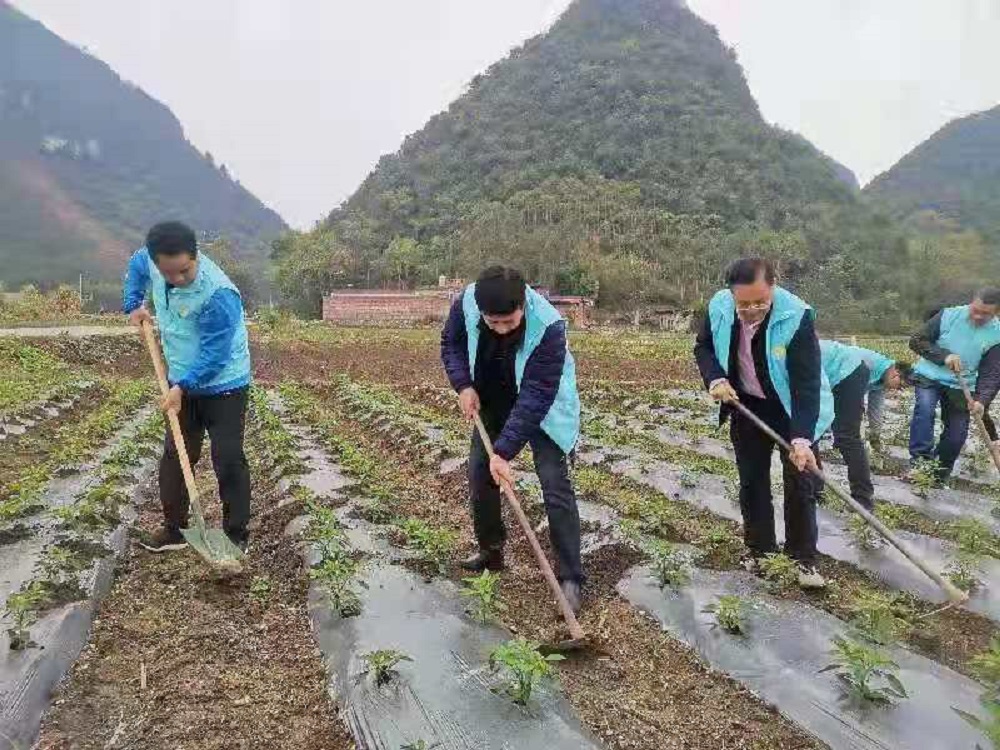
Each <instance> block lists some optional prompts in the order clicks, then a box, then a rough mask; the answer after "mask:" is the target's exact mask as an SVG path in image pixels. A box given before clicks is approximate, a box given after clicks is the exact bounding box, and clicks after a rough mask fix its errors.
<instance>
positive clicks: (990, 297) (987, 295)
mask: <svg viewBox="0 0 1000 750" xmlns="http://www.w3.org/2000/svg"><path fill="white" fill-rule="evenodd" d="M976 299H977V300H979V301H980V302H982V303H983V304H984V305H1000V289H998V288H997V287H995V286H984V287H982V288H981V289H979V290H977V291H976Z"/></svg>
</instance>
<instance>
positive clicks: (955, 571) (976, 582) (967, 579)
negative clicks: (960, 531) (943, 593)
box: [943, 551, 982, 592]
mask: <svg viewBox="0 0 1000 750" xmlns="http://www.w3.org/2000/svg"><path fill="white" fill-rule="evenodd" d="M943 572H944V574H945V576H947V578H948V579H949V580H951V582H952V583H953V584H955V586H957V587H958V588H960V589H961V590H962V591H965V592H971V591H974V590H975V589H976V588H978V587H979V586H980V585H981V584H982V579H980V577H979V576H980V570H979V560H978V559H977V558H976V556H975V555H970V554H969V553H967V552H961V551H960V552H959V553H958V554H957V555H956V556H955V559H953V560H952V561H951V562H950V563H949V564H948V567H947V568H945V569H944V571H943Z"/></svg>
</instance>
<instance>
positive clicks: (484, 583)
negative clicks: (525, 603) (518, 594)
mask: <svg viewBox="0 0 1000 750" xmlns="http://www.w3.org/2000/svg"><path fill="white" fill-rule="evenodd" d="M462 580H463V581H464V582H465V588H464V589H463V590H462V596H466V597H468V598H470V599H471V600H472V606H473V613H474V614H475V617H476V619H477V620H479V621H480V622H481V623H482V624H483V625H485V624H486V623H488V622H489V621H490V620H492V619H494V618H495V617H496V616H497V615H498V614H499V613H500V612H503V611H504V610H505V609H507V605H505V604H504V603H503V602H502V601H500V574H499V573H493V572H491V571H489V570H484V571H483V572H482V573H480V574H479V575H478V576H470V577H468V578H463V579H462Z"/></svg>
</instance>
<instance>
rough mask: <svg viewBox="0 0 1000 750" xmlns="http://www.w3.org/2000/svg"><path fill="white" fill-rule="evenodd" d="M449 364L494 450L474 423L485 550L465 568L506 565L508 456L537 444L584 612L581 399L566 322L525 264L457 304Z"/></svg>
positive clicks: (488, 273)
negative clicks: (573, 462)
mask: <svg viewBox="0 0 1000 750" xmlns="http://www.w3.org/2000/svg"><path fill="white" fill-rule="evenodd" d="M441 361H442V363H443V364H444V369H445V372H446V373H447V375H448V380H449V381H450V382H451V385H452V387H453V388H454V389H455V391H456V392H457V393H458V401H459V406H460V407H461V409H462V413H463V414H464V415H465V417H466V418H467V419H469V420H470V421H471V420H472V419H474V418H475V415H476V414H479V415H480V416H481V417H482V420H483V423H484V425H485V427H486V431H487V433H488V434H489V436H490V439H491V440H492V441H493V447H494V451H495V453H496V455H495V457H494V458H493V459H490V458H489V457H488V456H487V453H486V449H485V447H484V446H483V443H482V441H481V440H480V438H479V434H478V433H477V431H476V430H475V429H473V432H472V448H471V453H470V456H469V492H470V495H471V506H472V519H473V525H474V527H475V533H476V540H477V542H478V544H479V551H478V552H477V553H476V554H475V555H473V556H472V557H471V558H469V559H468V560H466V561H465V562H464V563H463V564H462V565H463V567H464V568H465V569H466V570H470V571H473V572H478V571H482V570H486V569H489V570H500V569H502V568H503V562H504V559H503V548H504V540H505V538H506V530H505V528H504V523H503V518H502V517H501V513H500V510H501V509H500V499H501V498H500V490H499V484H498V483H499V482H505V483H511V484H513V481H514V475H513V472H512V471H511V466H510V462H511V461H513V460H514V458H515V457H516V456H517V454H518V453H520V452H521V449H522V448H524V446H525V445H529V444H530V445H531V452H532V455H533V456H534V461H535V470H536V471H537V472H538V479H539V481H540V483H541V486H542V497H543V499H544V502H545V511H546V514H547V515H548V519H549V534H550V536H551V539H552V547H553V549H554V550H555V553H556V557H557V559H558V562H559V566H558V576H559V580H560V582H561V585H562V590H563V593H564V594H565V595H566V598H567V600H568V601H569V603H570V606H572V608H573V610H574V611H578V610H579V608H580V602H581V586H582V585H583V582H584V575H583V569H582V567H581V562H580V514H579V511H578V509H577V505H576V495H575V494H574V492H573V485H572V483H571V482H570V476H569V466H568V460H567V457H568V456H569V455H570V454H571V453H572V451H573V449H574V447H575V445H576V441H577V438H578V437H579V435H580V396H579V394H578V393H577V388H576V365H575V363H574V361H573V356H572V355H571V354H570V353H569V349H568V347H567V343H566V322H565V321H564V320H563V318H562V316H561V315H560V314H559V312H558V311H557V310H556V309H555V308H554V307H553V306H552V305H551V304H549V302H548V300H546V299H545V298H544V297H543V296H542V295H540V294H539V293H538V292H536V291H535V290H534V289H532V288H531V287H529V286H527V285H526V284H525V283H524V279H523V278H522V276H521V274H520V273H519V272H518V271H516V270H514V269H511V268H506V267H504V266H493V267H491V268H487V269H486V270H485V271H483V272H482V274H480V276H479V279H478V280H477V281H476V282H475V283H474V284H470V285H469V286H468V287H466V289H465V291H464V292H463V293H462V294H461V295H459V296H458V297H457V298H456V299H455V301H454V303H453V304H452V306H451V312H450V314H449V316H448V320H447V322H446V323H445V326H444V330H443V331H442V333H441Z"/></svg>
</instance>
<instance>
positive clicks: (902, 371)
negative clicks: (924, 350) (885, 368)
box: [892, 359, 913, 385]
mask: <svg viewBox="0 0 1000 750" xmlns="http://www.w3.org/2000/svg"><path fill="white" fill-rule="evenodd" d="M892 366H893V367H895V368H896V372H898V373H899V377H900V379H901V380H902V381H903V382H904V383H906V384H907V385H913V365H911V364H910V363H909V362H903V361H902V360H899V359H897V360H896V361H895V362H893V363H892Z"/></svg>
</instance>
